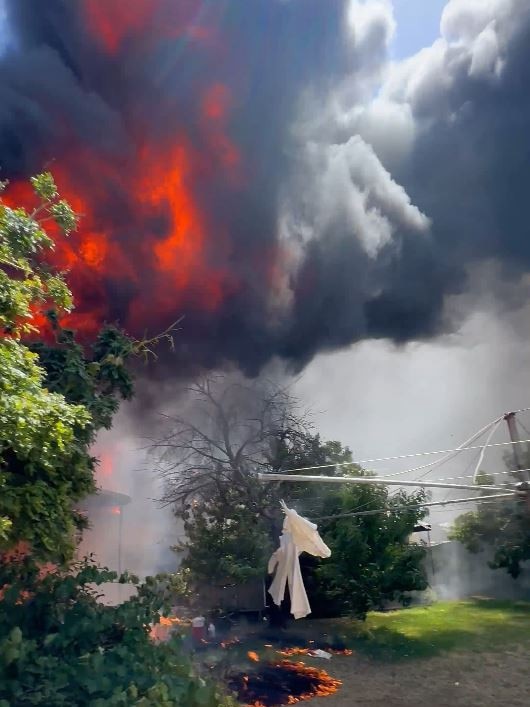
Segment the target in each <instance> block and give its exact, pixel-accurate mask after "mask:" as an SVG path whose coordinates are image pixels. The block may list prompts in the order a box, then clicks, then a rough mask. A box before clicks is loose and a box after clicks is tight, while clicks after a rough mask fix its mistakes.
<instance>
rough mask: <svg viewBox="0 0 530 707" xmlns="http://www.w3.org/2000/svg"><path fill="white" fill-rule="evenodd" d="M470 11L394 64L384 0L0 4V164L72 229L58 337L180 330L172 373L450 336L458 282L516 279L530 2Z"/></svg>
mask: <svg viewBox="0 0 530 707" xmlns="http://www.w3.org/2000/svg"><path fill="white" fill-rule="evenodd" d="M483 5H484V4H483V3H477V2H472V1H471V0H451V1H450V2H449V3H448V5H447V8H446V10H445V12H444V17H443V20H442V36H441V38H440V39H439V40H437V42H435V44H434V45H433V46H432V47H430V48H428V49H426V50H424V51H423V52H420V53H419V54H417V55H416V56H414V57H412V58H411V59H409V60H407V61H404V62H401V63H399V64H397V65H391V64H389V62H388V47H389V43H390V41H391V37H392V33H393V31H394V30H395V25H394V21H393V18H392V11H391V5H390V3H389V2H387V1H386V0H367V1H366V2H359V1H357V0H348V1H346V0H327V2H325V3H323V2H321V0H304V1H303V2H301V1H297V0H290V1H287V0H257V1H256V2H248V0H229V1H228V0H226V1H225V0H219V1H217V2H206V0H180V1H179V2H175V1H174V0H130V2H124V1H123V0H106V2H100V1H99V0H80V1H79V2H76V3H72V2H68V1H67V0H47V2H45V3H44V2H39V1H38V0H6V9H7V18H8V28H9V33H10V36H9V42H8V45H7V47H8V48H7V49H4V53H3V55H2V56H1V57H0V165H1V168H2V174H3V176H6V177H9V178H10V179H11V180H12V181H13V186H12V190H11V194H12V197H11V198H13V200H14V199H15V198H18V199H20V198H22V199H24V198H25V194H24V189H23V187H22V186H21V184H22V181H23V179H24V178H25V177H27V176H28V175H30V174H32V173H34V172H36V171H38V170H40V169H42V168H43V166H45V165H47V164H49V163H50V161H52V160H53V161H52V162H51V163H50V167H51V168H52V170H53V171H54V172H55V175H56V178H57V181H58V183H59V186H60V188H61V190H62V191H63V193H64V194H65V196H66V197H67V198H69V199H70V200H71V201H72V203H73V205H74V207H75V208H76V209H77V211H78V212H80V213H81V214H82V215H83V221H82V226H81V231H80V233H79V234H78V235H77V236H75V237H74V238H73V239H72V241H70V242H68V243H65V242H61V243H60V247H59V248H58V252H57V255H56V259H57V263H58V264H59V265H60V266H62V267H65V268H68V269H70V271H71V282H72V285H73V289H74V293H75V295H76V300H77V305H78V307H77V312H76V314H75V315H74V317H73V320H72V324H73V325H74V326H76V327H77V328H79V329H80V330H82V331H84V332H86V333H91V332H92V331H94V329H95V328H96V327H97V326H98V325H99V324H101V323H102V322H103V321H111V322H112V321H119V322H120V323H121V324H122V325H123V326H124V327H125V328H127V329H128V330H129V331H130V332H131V333H133V334H136V335H142V334H143V333H144V331H145V330H148V331H150V332H151V333H156V332H159V331H161V330H163V329H165V327H166V326H168V325H169V324H171V323H172V322H173V321H175V320H176V319H178V318H179V317H180V316H181V315H184V316H185V325H184V327H185V331H184V333H183V335H182V337H180V338H181V339H182V341H183V342H185V343H179V342H177V343H178V344H179V346H180V347H181V348H180V349H179V352H178V353H179V356H178V357H177V358H175V357H171V361H169V362H168V363H167V367H166V369H165V371H166V373H167V375H168V376H178V375H179V374H181V373H182V372H183V371H186V370H189V366H190V365H195V366H198V367H201V368H208V369H210V368H216V367H220V366H222V365H224V364H226V363H230V364H233V365H235V366H237V367H239V368H240V369H242V370H243V371H244V372H246V373H250V374H255V373H257V372H259V370H260V369H261V368H262V367H263V366H264V365H266V364H267V363H268V362H269V361H270V360H272V359H274V358H275V357H279V358H282V359H284V360H286V361H287V363H288V364H290V365H291V366H292V367H293V368H294V369H300V368H302V367H303V366H304V365H305V364H306V363H307V362H308V361H309V360H311V358H312V357H313V356H315V355H316V354H317V353H319V352H321V351H325V350H333V349H336V348H340V347H344V346H347V345H348V344H350V343H352V342H356V341H359V340H362V339H369V338H388V339H391V340H393V341H396V342H398V343H404V342H408V341H411V340H420V339H428V338H432V337H435V336H437V335H439V334H441V333H444V332H447V331H450V330H452V329H454V328H455V327H456V326H457V325H458V324H459V322H460V318H461V316H462V312H459V311H456V312H455V309H454V307H453V310H452V313H451V316H449V315H448V313H447V310H446V307H445V303H446V300H447V297H448V295H453V294H458V293H461V292H463V291H465V290H466V288H467V287H468V282H467V276H468V271H469V268H470V266H472V265H475V264H476V263H477V262H480V261H482V260H485V259H494V260H496V261H497V262H498V263H500V264H501V270H503V276H506V275H508V276H509V277H510V278H511V279H512V280H513V279H514V278H515V279H516V278H518V277H520V275H521V274H522V273H525V272H527V271H528V267H529V265H530V251H529V249H528V239H527V238H526V234H525V230H524V229H525V223H526V219H525V214H526V203H527V198H526V195H527V191H528V175H527V164H528V159H527V157H528V153H529V151H530V138H529V136H528V131H527V125H528V121H529V119H530V102H529V100H528V90H527V89H528V85H529V83H530V76H529V72H530V61H529V59H530V57H529V56H528V55H529V52H530V49H529V48H530V42H529V41H528V39H529V34H530V10H529V9H528V4H527V3H526V2H525V1H524V0H495V1H494V2H490V3H487V4H486V5H487V7H484V6H483ZM501 290H502V288H501V289H500V291H501ZM176 360H178V364H176V363H175V361H176Z"/></svg>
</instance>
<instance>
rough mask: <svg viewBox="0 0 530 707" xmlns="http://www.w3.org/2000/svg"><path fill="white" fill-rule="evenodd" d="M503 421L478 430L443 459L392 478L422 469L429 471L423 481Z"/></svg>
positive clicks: (399, 472)
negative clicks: (436, 468) (435, 468)
mask: <svg viewBox="0 0 530 707" xmlns="http://www.w3.org/2000/svg"><path fill="white" fill-rule="evenodd" d="M502 419H503V418H502V417H498V418H495V420H492V421H491V422H488V424H487V425H484V427H482V428H481V429H480V430H478V431H477V432H475V433H474V434H472V435H471V437H468V438H467V439H466V440H465V441H464V442H462V444H460V445H459V446H458V447H457V448H456V449H451V450H449V451H448V452H447V453H444V456H443V457H442V458H441V459H435V460H434V461H432V462H428V463H427V464H422V465H421V466H415V467H412V468H411V469H404V470H403V471H398V472H396V473H395V474H391V476H402V475H403V474H410V473H412V472H414V471H421V470H422V469H428V471H427V472H426V473H425V474H423V476H421V477H420V478H422V479H423V478H424V477H425V476H427V475H428V474H430V472H431V471H432V470H433V469H434V467H436V466H441V465H442V464H444V463H445V462H447V461H449V460H450V459H452V458H453V457H455V456H456V455H457V454H459V453H460V452H462V451H463V450H464V449H470V448H471V447H470V446H469V445H470V444H472V443H473V442H475V441H476V440H477V439H479V438H480V437H482V435H483V434H484V433H485V432H487V431H488V430H491V428H492V427H494V426H495V425H496V424H497V422H499V421H502ZM489 441H490V440H489V439H487V440H486V444H487V443H488V442H489ZM482 451H484V448H483V447H482Z"/></svg>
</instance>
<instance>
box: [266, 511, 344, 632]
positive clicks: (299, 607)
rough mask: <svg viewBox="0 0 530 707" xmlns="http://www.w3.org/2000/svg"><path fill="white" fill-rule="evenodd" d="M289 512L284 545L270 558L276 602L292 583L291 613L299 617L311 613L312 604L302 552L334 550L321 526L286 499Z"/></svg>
mask: <svg viewBox="0 0 530 707" xmlns="http://www.w3.org/2000/svg"><path fill="white" fill-rule="evenodd" d="M282 510H283V512H284V513H285V520H284V522H283V531H282V534H281V536H280V547H279V548H278V549H277V550H276V552H275V553H274V554H273V555H272V557H271V558H270V560H269V574H273V573H274V572H275V575H274V580H273V582H272V584H271V586H270V588H269V594H270V595H271V597H272V599H273V601H274V603H275V604H276V606H280V604H281V603H282V600H283V598H284V596H285V587H286V585H287V584H288V585H289V594H290V596H291V614H292V615H293V616H294V618H295V619H302V618H303V617H304V616H307V615H308V614H310V613H311V607H310V605H309V600H308V598H307V594H306V591H305V587H304V580H303V579H302V573H301V571H300V559H299V556H300V554H301V553H302V552H308V553H309V554H310V555H314V556H315V557H329V556H330V555H331V550H330V549H329V547H328V546H327V545H326V544H325V543H324V541H323V540H322V538H321V537H320V535H319V534H318V532H317V526H316V525H315V524H314V523H311V521H309V520H307V518H302V516H300V515H298V513H297V512H296V511H295V510H292V509H291V508H287V506H286V505H285V503H284V502H283V501H282Z"/></svg>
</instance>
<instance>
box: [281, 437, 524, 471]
mask: <svg viewBox="0 0 530 707" xmlns="http://www.w3.org/2000/svg"><path fill="white" fill-rule="evenodd" d="M513 444H530V439H520V440H517V441H515V442H495V443H493V444H488V445H482V444H480V445H477V446H473V447H457V448H456V449H441V450H438V451H436V452H416V453H415V454H401V455H399V456H394V457H379V458H377V459H358V460H356V461H351V462H333V463H330V464H317V465H315V466H301V467H297V468H296V469H285V471H283V472H282V473H283V474H285V475H286V476H287V475H288V474H291V473H294V472H297V471H312V470H314V469H332V468H334V467H338V466H359V465H360V464H374V463H376V462H386V461H394V460H399V459H411V458H412V457H421V456H432V455H435V454H446V453H448V452H468V451H472V450H474V449H483V447H484V446H486V447H506V446H509V445H513ZM411 471H413V469H407V470H406V471H398V472H397V473H395V474H388V478H389V477H393V476H399V475H400V474H406V473H409V472H411Z"/></svg>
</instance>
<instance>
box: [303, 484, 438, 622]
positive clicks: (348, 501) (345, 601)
mask: <svg viewBox="0 0 530 707" xmlns="http://www.w3.org/2000/svg"><path fill="white" fill-rule="evenodd" d="M353 475H361V476H365V475H366V474H365V472H363V471H362V470H357V471H355V472H353ZM321 488H322V487H321ZM424 502H425V494H424V493H423V492H417V493H412V494H410V493H404V492H398V493H396V494H394V495H392V496H390V495H389V491H388V487H386V486H377V485H375V484H374V485H372V484H370V485H362V486H361V485H356V484H351V485H345V486H343V487H341V488H339V489H332V490H331V491H327V492H325V493H324V495H323V498H322V501H321V510H320V513H319V516H320V517H322V520H321V521H319V530H320V533H321V535H322V537H323V538H324V540H325V542H326V543H327V544H328V546H329V548H330V549H331V557H330V558H328V559H326V560H317V559H315V558H311V557H309V556H302V558H303V559H302V563H303V568H304V569H303V571H304V576H305V577H306V578H307V582H306V584H307V588H308V594H309V595H310V597H311V601H312V609H313V614H314V615H316V616H336V615H338V614H350V615H354V616H358V617H359V618H364V617H365V616H366V613H367V612H368V611H370V610H371V609H381V608H383V607H384V606H385V604H387V603H388V602H392V601H396V600H397V601H401V602H403V601H406V600H407V593H408V592H411V591H421V590H424V589H426V588H427V580H426V576H425V571H424V565H423V562H424V557H425V548H424V547H423V546H422V545H420V544H416V543H412V542H410V541H409V538H410V535H411V534H412V533H413V531H414V527H415V525H416V524H417V523H418V521H419V520H420V519H421V518H423V517H424V516H425V515H426V511H425V510H424V509H422V508H421V503H424ZM381 509H388V510H384V511H383V512H381ZM356 512H365V513H366V515H359V516H356V515H349V514H354V513H356Z"/></svg>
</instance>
